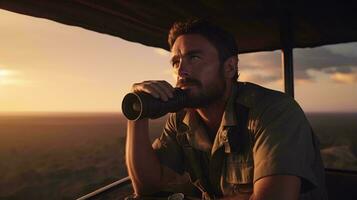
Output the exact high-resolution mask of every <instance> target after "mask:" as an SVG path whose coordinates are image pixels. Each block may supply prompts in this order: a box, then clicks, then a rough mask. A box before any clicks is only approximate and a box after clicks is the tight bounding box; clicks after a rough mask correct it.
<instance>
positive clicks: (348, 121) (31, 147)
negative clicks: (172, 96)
mask: <svg viewBox="0 0 357 200" xmlns="http://www.w3.org/2000/svg"><path fill="white" fill-rule="evenodd" d="M308 118H309V120H310V122H311V124H312V126H313V129H314V131H315V133H316V135H318V137H319V139H320V141H321V148H322V154H323V159H324V162H325V166H326V167H328V168H338V169H346V170H357V113H309V114H308ZM164 121H165V118H160V119H158V120H155V121H153V123H151V127H150V130H151V133H153V134H152V135H151V138H155V137H156V136H158V135H159V134H160V133H161V127H162V124H163V123H164ZM125 134H126V119H125V118H124V117H123V116H122V115H121V114H119V113H73V114H68V113H62V114H60V113H54V114H6V115H1V116H0V199H74V198H78V197H80V196H82V195H85V194H87V193H89V192H91V191H93V190H95V189H98V188H100V187H102V186H105V185H107V184H109V183H112V182H114V181H116V180H118V179H120V178H123V177H125V176H126V175H127V172H126V168H125V159H124V146H125Z"/></svg>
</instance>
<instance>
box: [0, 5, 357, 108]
mask: <svg viewBox="0 0 357 200" xmlns="http://www.w3.org/2000/svg"><path fill="white" fill-rule="evenodd" d="M0 30H1V31H0V113H7V112H120V111H121V100H122V98H123V96H124V95H125V94H126V93H127V92H129V91H130V87H131V85H132V84H133V83H135V82H141V81H143V80H158V79H160V80H167V81H169V82H170V83H172V84H173V83H174V81H173V78H172V76H171V67H170V66H169V52H167V51H165V50H162V49H158V48H152V47H148V46H144V45H142V44H138V43H132V42H127V41H125V40H123V39H121V38H117V37H113V36H109V35H105V34H100V33H96V32H93V31H89V30H85V29H83V28H79V27H74V26H67V25H63V24H60V23H57V22H54V21H49V20H46V19H40V18H34V17H29V16H25V15H20V14H15V13H12V12H8V11H5V10H0ZM238 43H239V41H238ZM294 56H295V57H294V65H295V77H296V82H295V85H296V87H295V95H296V99H297V101H298V102H299V103H300V105H301V106H302V107H303V109H304V110H305V111H307V112H312V111H313V112H320V111H322V112H330V111H340V112H357V43H348V44H340V45H330V46H323V47H319V48H313V49H295V50H294ZM239 59H240V63H239V70H240V74H241V76H240V80H241V81H250V82H255V83H258V84H261V85H263V86H265V87H269V88H273V89H277V90H282V87H283V86H282V77H281V67H280V65H281V57H280V51H274V52H261V53H252V54H244V55H240V56H239Z"/></svg>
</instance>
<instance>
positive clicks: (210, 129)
mask: <svg viewBox="0 0 357 200" xmlns="http://www.w3.org/2000/svg"><path fill="white" fill-rule="evenodd" d="M169 44H170V48H171V53H172V58H171V64H172V69H173V73H174V75H175V76H176V81H177V83H176V87H178V88H181V89H183V90H185V91H186V92H187V94H188V97H189V99H190V106H189V108H186V109H183V110H181V111H179V112H177V113H172V114H170V116H169V118H168V120H167V122H166V125H165V127H164V130H163V133H162V135H161V137H160V138H158V139H157V140H156V141H155V142H154V144H152V145H151V144H150V142H149V136H148V119H142V120H138V121H129V122H128V135H127V143H126V159H127V166H128V171H129V175H130V177H131V179H132V182H133V186H134V189H135V193H136V194H138V195H145V194H151V193H153V192H155V191H159V190H162V189H163V188H167V186H172V184H171V183H175V181H177V180H179V179H180V178H182V177H187V176H188V177H189V178H190V181H191V182H192V185H194V186H195V187H196V188H197V189H198V190H199V191H200V193H201V195H202V199H238V200H241V199H250V200H263V199H264V200H270V199H271V200H295V199H326V192H325V190H324V169H323V165H322V161H321V158H320V152H319V147H318V142H317V139H316V137H315V136H314V135H313V133H312V131H311V128H310V125H309V123H308V121H307V119H306V117H305V115H304V113H303V111H302V110H301V108H300V107H299V106H298V104H297V103H296V102H295V101H294V100H293V99H292V98H290V97H289V96H287V95H285V94H283V93H280V92H277V91H273V90H269V89H266V88H263V87H260V86H258V85H255V84H251V83H240V82H237V78H238V49H237V46H236V42H235V39H234V37H233V36H231V35H230V34H228V33H227V32H225V31H224V30H222V29H221V28H219V27H217V26H215V25H213V24H211V23H209V22H207V21H204V20H191V21H187V22H178V23H175V24H174V25H173V26H172V28H171V30H170V33H169ZM132 90H133V91H134V92H139V91H143V92H147V93H149V94H151V95H152V96H154V97H156V98H160V99H161V100H163V101H167V100H168V99H169V98H171V97H172V94H173V90H174V88H173V87H172V86H171V85H170V84H169V83H167V82H166V81H144V82H142V83H136V84H134V85H133V87H132ZM179 175H182V176H181V177H180V176H179ZM182 179H184V178H182ZM170 184H171V185H170ZM178 192H180V191H178Z"/></svg>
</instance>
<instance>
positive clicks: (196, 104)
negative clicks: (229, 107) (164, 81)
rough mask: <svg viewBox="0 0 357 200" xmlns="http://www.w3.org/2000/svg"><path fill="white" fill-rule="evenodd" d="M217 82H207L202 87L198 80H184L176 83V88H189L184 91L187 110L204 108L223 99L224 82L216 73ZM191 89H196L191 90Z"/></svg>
mask: <svg viewBox="0 0 357 200" xmlns="http://www.w3.org/2000/svg"><path fill="white" fill-rule="evenodd" d="M216 80H217V81H214V82H209V84H207V85H205V86H204V85H203V84H202V83H201V82H200V81H199V80H197V79H193V78H184V79H181V80H179V81H178V82H177V84H176V86H177V87H183V86H186V87H187V86H189V87H191V89H190V88H188V89H184V91H186V94H187V100H188V102H187V104H186V105H187V107H189V108H205V107H207V106H209V105H210V104H212V103H213V102H215V101H217V100H219V99H220V98H222V97H223V95H224V92H225V90H226V82H225V80H224V77H223V75H222V74H221V73H218V77H217V79H216ZM192 87H196V88H193V89H192Z"/></svg>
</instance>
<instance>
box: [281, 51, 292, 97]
mask: <svg viewBox="0 0 357 200" xmlns="http://www.w3.org/2000/svg"><path fill="white" fill-rule="evenodd" d="M281 63H282V72H283V78H284V91H285V93H286V94H288V95H290V96H292V97H294V65H293V49H292V48H283V49H282V51H281Z"/></svg>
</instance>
